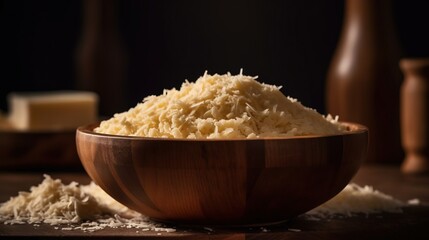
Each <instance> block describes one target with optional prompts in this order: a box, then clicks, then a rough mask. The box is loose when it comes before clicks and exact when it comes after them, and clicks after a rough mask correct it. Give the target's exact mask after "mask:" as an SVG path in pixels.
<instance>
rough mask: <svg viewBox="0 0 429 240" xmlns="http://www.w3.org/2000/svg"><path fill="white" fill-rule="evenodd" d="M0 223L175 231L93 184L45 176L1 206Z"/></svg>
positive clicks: (71, 228) (79, 228) (87, 228)
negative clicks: (116, 199)
mask: <svg viewBox="0 0 429 240" xmlns="http://www.w3.org/2000/svg"><path fill="white" fill-rule="evenodd" d="M0 223H4V224H40V223H46V224H50V225H54V226H58V225H66V226H63V227H58V228H56V227H55V229H62V230H83V231H88V232H92V231H96V230H101V229H104V228H106V227H110V228H119V227H121V228H124V227H125V228H135V229H142V230H152V231H163V232H173V231H175V229H173V228H168V227H164V226H163V225H161V224H159V223H154V222H152V221H150V220H149V219H148V218H147V217H146V216H143V215H141V214H139V213H137V212H135V211H132V210H130V209H128V208H127V207H125V206H123V205H122V204H120V203H119V202H117V201H115V200H114V199H113V198H111V197H110V196H109V195H108V194H107V193H105V192H104V191H103V190H102V189H101V188H100V187H99V186H97V185H96V184H95V183H93V182H91V183H90V184H89V185H79V184H78V183H76V182H71V183H70V184H68V185H65V184H63V183H62V182H61V180H60V179H52V178H51V177H50V176H48V175H44V180H43V181H42V183H40V184H39V185H38V186H33V187H31V188H30V192H19V194H18V196H15V197H11V199H10V200H9V201H7V202H4V203H1V204H0Z"/></svg>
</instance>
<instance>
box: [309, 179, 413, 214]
mask: <svg viewBox="0 0 429 240" xmlns="http://www.w3.org/2000/svg"><path fill="white" fill-rule="evenodd" d="M406 205H407V204H406V203H404V202H402V201H399V200H397V199H395V198H393V197H392V196H390V195H387V194H384V193H382V192H379V191H377V190H374V189H373V187H371V186H364V187H361V186H359V185H357V184H355V183H350V184H348V185H347V186H346V187H345V188H344V189H343V190H342V191H341V192H340V193H339V194H337V195H336V196H335V197H333V198H332V199H330V200H329V201H327V202H325V203H323V204H322V205H320V206H318V207H316V208H314V209H312V210H310V211H309V212H307V213H306V215H308V216H314V217H331V216H335V215H341V216H349V217H350V216H353V215H355V214H359V213H361V214H372V213H381V212H393V213H395V212H396V213H401V212H402V207H404V206H406Z"/></svg>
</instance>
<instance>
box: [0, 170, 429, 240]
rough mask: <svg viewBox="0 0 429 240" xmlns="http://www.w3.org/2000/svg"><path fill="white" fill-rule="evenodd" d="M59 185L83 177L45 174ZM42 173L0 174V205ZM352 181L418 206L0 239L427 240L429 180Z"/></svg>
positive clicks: (379, 174)
mask: <svg viewBox="0 0 429 240" xmlns="http://www.w3.org/2000/svg"><path fill="white" fill-rule="evenodd" d="M48 174H50V175H51V176H52V177H53V178H60V179H61V180H62V181H63V182H64V183H68V182H70V181H77V182H79V183H81V184H88V183H89V182H90V179H89V178H88V176H87V175H86V174H85V173H83V172H51V173H48ZM42 179H43V177H42V173H40V172H37V173H34V172H14V173H11V172H0V183H1V184H0V202H5V201H7V200H8V199H9V198H10V197H11V196H16V195H17V192H18V191H22V190H24V191H28V190H29V187H30V186H32V185H36V184H38V183H40V182H41V181H42ZM352 181H353V182H355V183H357V184H359V185H371V186H373V187H374V188H375V189H377V190H379V191H381V192H384V193H386V194H389V195H392V196H394V197H395V198H398V199H400V200H403V201H407V200H409V199H413V198H418V199H420V201H421V202H422V203H421V204H420V205H419V206H414V207H407V208H406V209H404V212H403V213H389V214H387V213H383V214H376V215H369V216H359V217H352V218H336V219H326V220H321V221H310V220H306V219H303V218H296V219H291V220H290V221H288V222H286V223H284V224H279V225H276V226H270V227H264V228H258V227H257V228H253V229H249V228H242V229H239V228H234V229H226V228H223V229H217V228H215V229H213V231H209V230H207V229H204V228H191V227H184V226H182V227H177V226H176V228H177V231H176V232H172V233H165V232H162V233H160V232H155V231H148V232H139V233H136V230H135V229H123V228H120V229H112V228H106V229H104V230H100V231H96V232H92V233H88V232H83V231H80V230H74V231H61V230H56V229H54V227H53V226H50V225H46V224H41V225H40V226H39V227H34V226H33V225H29V224H25V225H0V239H16V238H23V237H31V239H47V238H51V239H52V238H59V237H62V238H67V239H73V238H74V239H98V238H100V239H101V238H102V239H107V238H114V239H136V238H140V239H152V238H157V239H216V240H217V239H231V240H232V239H270V240H274V239H429V237H428V236H429V176H428V175H426V176H405V175H402V174H401V173H400V172H399V169H398V167H397V166H375V165H372V166H363V167H362V168H361V169H360V170H359V172H358V174H357V175H356V176H355V178H354V179H353V180H352Z"/></svg>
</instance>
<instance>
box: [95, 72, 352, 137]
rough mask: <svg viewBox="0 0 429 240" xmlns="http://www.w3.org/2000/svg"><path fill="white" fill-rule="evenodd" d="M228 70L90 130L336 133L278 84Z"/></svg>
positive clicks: (232, 134) (149, 100)
mask: <svg viewBox="0 0 429 240" xmlns="http://www.w3.org/2000/svg"><path fill="white" fill-rule="evenodd" d="M256 79H257V77H251V76H245V75H243V74H242V72H240V74H238V75H231V74H230V73H228V74H224V75H219V74H215V75H209V74H207V72H206V73H205V74H204V75H203V76H201V77H200V78H198V79H197V80H196V81H195V82H188V81H185V82H184V83H183V84H182V86H181V88H180V90H176V89H174V88H173V89H171V90H164V93H163V94H162V95H160V96H149V97H146V98H145V99H144V100H143V102H141V103H138V104H137V106H135V107H134V108H131V109H130V110H129V111H126V112H122V113H118V114H115V115H114V116H113V117H112V118H111V119H108V120H106V121H103V122H101V124H100V126H99V127H98V128H96V129H94V131H95V132H98V133H105V134H113V135H125V136H144V137H162V138H190V139H202V138H203V139H204V138H208V139H211V138H256V137H266V136H269V137H280V136H283V137H284V136H298V135H321V134H338V133H341V132H342V131H344V127H342V126H341V125H340V124H338V123H337V119H334V118H332V117H331V116H330V115H328V116H326V117H324V116H323V115H321V114H319V113H318V112H317V111H316V110H314V109H310V108H307V107H304V106H303V105H302V104H301V103H300V102H298V101H297V100H296V99H293V98H290V97H286V96H285V95H283V93H282V92H281V91H280V88H281V87H277V86H274V85H268V84H264V83H260V82H258V81H257V80H256Z"/></svg>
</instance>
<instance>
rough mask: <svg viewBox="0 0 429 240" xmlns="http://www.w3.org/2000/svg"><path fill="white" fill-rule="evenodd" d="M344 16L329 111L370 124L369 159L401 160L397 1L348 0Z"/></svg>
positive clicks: (331, 74) (330, 80)
mask: <svg viewBox="0 0 429 240" xmlns="http://www.w3.org/2000/svg"><path fill="white" fill-rule="evenodd" d="M344 16H345V18H344V23H343V29H342V32H341V35H340V39H339V43H338V47H337V49H336V51H335V53H334V57H333V59H332V62H331V65H330V68H329V71H328V75H327V82H326V109H327V112H328V113H330V114H333V115H338V116H339V118H340V121H349V122H357V123H361V124H363V125H365V126H367V127H368V128H369V149H368V160H367V162H371V163H396V164H398V165H399V164H400V162H401V161H402V160H403V151H402V147H401V137H400V123H399V119H400V117H399V92H400V86H401V80H402V76H401V71H400V69H399V66H398V62H399V56H400V49H399V43H398V41H397V37H396V34H395V29H394V24H393V17H392V7H391V1H389V0H377V1H374V0H346V2H345V15H344Z"/></svg>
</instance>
